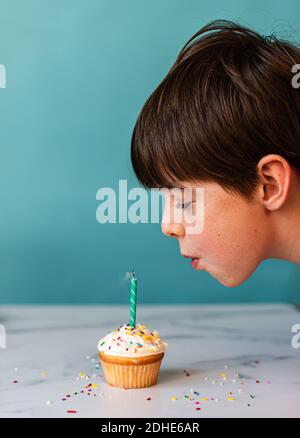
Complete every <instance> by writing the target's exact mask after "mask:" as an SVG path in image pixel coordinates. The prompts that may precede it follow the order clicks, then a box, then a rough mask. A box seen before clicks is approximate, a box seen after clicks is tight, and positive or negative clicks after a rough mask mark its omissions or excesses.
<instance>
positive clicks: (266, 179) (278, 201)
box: [257, 154, 292, 211]
mask: <svg viewBox="0 0 300 438" xmlns="http://www.w3.org/2000/svg"><path fill="white" fill-rule="evenodd" d="M291 172H292V171H291V166H290V165H289V163H288V162H287V161H286V160H285V159H284V158H283V157H281V156H280V155H276V154H269V155H265V156H264V157H263V158H262V159H261V160H260V161H259V162H258V164H257V173H258V177H259V199H260V202H261V203H262V204H263V206H264V207H265V208H266V209H267V210H270V211H274V210H278V209H279V208H280V207H282V206H283V204H284V203H285V201H286V198H287V195H288V192H289V188H290V183H291Z"/></svg>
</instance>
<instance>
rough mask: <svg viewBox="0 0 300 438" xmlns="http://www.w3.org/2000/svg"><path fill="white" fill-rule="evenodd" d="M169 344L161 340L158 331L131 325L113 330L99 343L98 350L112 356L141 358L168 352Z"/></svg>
mask: <svg viewBox="0 0 300 438" xmlns="http://www.w3.org/2000/svg"><path fill="white" fill-rule="evenodd" d="M167 346H168V344H167V343H166V342H164V341H162V340H161V339H160V336H159V333H158V331H157V330H153V331H151V330H149V329H148V328H147V327H146V326H145V325H141V324H137V325H136V327H135V328H134V329H133V328H132V327H131V326H130V325H129V324H125V325H123V326H120V327H119V328H118V329H116V330H113V331H112V332H110V333H108V334H107V335H106V336H104V337H103V338H101V339H100V341H99V342H98V350H99V351H101V352H103V353H105V354H108V355H110V356H124V357H141V356H149V355H153V354H158V353H163V352H164V351H166V349H167Z"/></svg>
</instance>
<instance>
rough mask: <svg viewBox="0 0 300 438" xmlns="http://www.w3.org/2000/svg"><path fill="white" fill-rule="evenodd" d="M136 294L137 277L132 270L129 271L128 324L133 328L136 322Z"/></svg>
mask: <svg viewBox="0 0 300 438" xmlns="http://www.w3.org/2000/svg"><path fill="white" fill-rule="evenodd" d="M136 296H137V278H136V276H135V273H134V271H132V272H131V280H130V325H131V327H133V328H135V323H136Z"/></svg>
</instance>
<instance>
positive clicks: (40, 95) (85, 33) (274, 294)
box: [0, 0, 300, 303]
mask: <svg viewBox="0 0 300 438" xmlns="http://www.w3.org/2000/svg"><path fill="white" fill-rule="evenodd" d="M0 8H1V9H0V10H1V13H0V36H1V37H0V63H1V64H4V65H5V67H6V70H7V88H6V89H3V90H0V115H1V131H0V132H1V160H0V199H1V217H0V302H1V303H127V302H128V298H129V285H128V283H127V282H126V281H125V280H124V273H125V272H126V271H128V270H130V269H132V267H134V268H135V270H136V272H137V275H138V279H139V302H141V303H190V302H199V303H200V302H203V303H204V302H246V301H288V302H299V301H300V291H299V280H300V268H299V267H297V266H296V265H292V264H289V263H287V262H284V261H278V260H276V261H275V260H269V261H266V262H264V263H263V264H262V265H261V266H260V267H259V269H258V270H257V271H256V272H255V274H254V275H253V276H252V278H251V279H249V280H248V281H247V282H246V283H245V284H243V285H242V286H240V287H237V288H234V289H228V288H225V287H223V286H222V285H220V284H219V283H218V282H217V281H216V280H214V279H213V278H211V277H210V276H209V275H208V274H207V273H205V272H194V271H193V270H192V269H191V267H190V265H189V263H188V262H187V261H185V260H183V259H182V258H181V257H180V255H179V251H178V245H177V242H176V241H174V240H173V239H168V238H166V237H164V236H163V235H162V234H161V232H160V226H159V225H155V224H154V225H150V224H138V225H133V224H108V225H101V224H99V223H98V222H97V221H96V208H97V206H98V204H99V201H96V192H97V190H98V189H99V188H100V187H103V186H105V187H113V188H117V187H118V180H119V179H128V181H129V185H130V186H131V187H133V186H135V185H136V180H135V177H134V175H133V172H132V169H131V164H130V158H129V147H130V137H131V132H132V128H133V125H134V122H135V120H136V117H137V115H138V112H139V110H140V108H141V106H142V105H143V103H144V101H145V99H146V98H147V96H148V95H149V94H150V93H151V91H152V90H153V89H154V87H155V86H156V85H157V84H158V83H159V82H160V80H161V79H162V77H163V76H164V74H165V73H166V72H167V70H168V69H169V67H170V66H171V64H172V62H173V61H174V59H175V56H176V54H177V53H178V51H179V49H180V48H181V47H182V45H183V44H184V43H185V42H186V40H187V39H188V38H189V37H190V36H191V35H192V34H193V33H194V32H196V31H197V30H198V29H199V28H200V27H201V26H202V25H204V24H206V23H207V22H208V21H210V20H212V19H216V18H226V19H232V20H237V21H239V22H241V23H242V24H246V25H250V26H253V27H255V28H256V29H257V30H258V31H260V32H263V33H270V32H273V31H276V32H277V34H278V35H279V36H282V35H284V36H287V37H288V38H291V39H294V40H299V31H298V30H297V29H298V28H299V23H300V8H299V2H298V1H285V2H282V1H274V0H272V1H261V0H259V1H257V0H254V1H253V0H251V1H250V0H249V1H238V0H231V1H228V0H227V1H226V2H225V0H222V1H216V0H215V1H211V0H210V1H196V0H188V1H187V0H172V1H171V0H168V1H167V0H152V1H151V2H149V1H145V0H127V1H124V0H115V1H113V0H105V1H104V0H88V1H86V2H84V1H83V0H80V1H79V0H51V1H50V0H49V1H48V0H47V1H46V0H26V1H21V0H7V1H4V0H2V1H0Z"/></svg>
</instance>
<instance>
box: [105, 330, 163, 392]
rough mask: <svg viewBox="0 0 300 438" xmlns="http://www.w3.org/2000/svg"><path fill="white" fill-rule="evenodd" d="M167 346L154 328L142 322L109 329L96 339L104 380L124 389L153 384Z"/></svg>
mask: <svg viewBox="0 0 300 438" xmlns="http://www.w3.org/2000/svg"><path fill="white" fill-rule="evenodd" d="M167 346H168V344H167V343H166V342H164V341H162V340H161V339H160V336H159V333H158V331H157V330H153V331H150V330H149V329H148V328H147V327H146V326H145V325H141V324H137V325H136V327H135V328H133V327H132V326H131V325H130V324H126V325H123V326H120V327H119V328H118V329H117V330H113V331H112V332H110V333H108V334H107V335H106V336H105V337H104V338H102V339H100V341H99V343H98V350H99V359H100V363H101V365H102V368H103V372H104V377H105V380H106V382H107V383H108V384H110V385H112V386H119V387H121V388H126V389H129V388H146V387H148V386H152V385H156V383H157V379H158V374H159V369H160V364H161V361H162V359H163V357H164V353H165V351H166V349H167Z"/></svg>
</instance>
